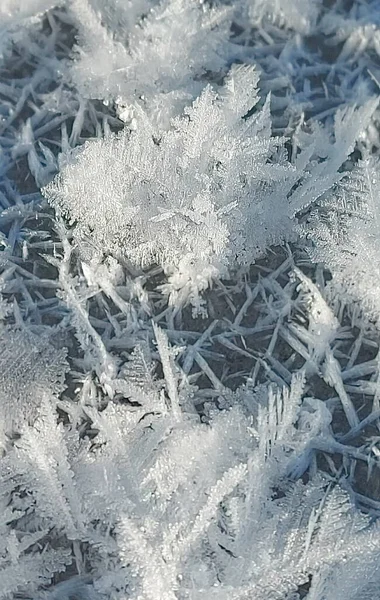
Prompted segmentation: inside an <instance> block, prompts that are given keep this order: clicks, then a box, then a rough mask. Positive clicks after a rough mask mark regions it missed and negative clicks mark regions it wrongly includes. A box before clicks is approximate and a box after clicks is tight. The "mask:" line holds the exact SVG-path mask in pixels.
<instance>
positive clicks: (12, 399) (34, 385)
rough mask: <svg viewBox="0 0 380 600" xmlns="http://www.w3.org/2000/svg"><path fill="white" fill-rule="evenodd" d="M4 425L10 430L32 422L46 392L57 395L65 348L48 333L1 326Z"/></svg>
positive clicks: (0, 407)
mask: <svg viewBox="0 0 380 600" xmlns="http://www.w3.org/2000/svg"><path fill="white" fill-rule="evenodd" d="M0 344H1V354H0V414H1V421H2V423H1V427H2V429H3V430H4V431H5V432H8V433H11V432H12V431H13V430H19V429H20V428H21V427H22V426H23V425H25V424H26V423H28V422H32V421H33V420H34V419H35V418H36V415H37V413H38V408H39V406H40V403H41V400H42V395H43V394H44V393H48V392H50V393H52V394H56V395H57V396H58V394H59V393H60V392H61V391H62V389H63V383H64V378H65V374H66V371H67V363H66V351H65V350H61V349H56V348H54V346H53V345H52V344H51V342H50V341H49V339H48V337H47V336H46V334H45V335H33V334H32V333H30V332H29V331H27V330H25V331H19V330H17V329H16V328H14V327H10V326H7V327H1V328H0Z"/></svg>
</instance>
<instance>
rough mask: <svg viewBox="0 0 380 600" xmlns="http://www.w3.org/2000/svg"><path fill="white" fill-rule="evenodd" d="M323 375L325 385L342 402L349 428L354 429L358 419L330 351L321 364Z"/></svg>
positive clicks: (339, 370) (338, 367)
mask: <svg viewBox="0 0 380 600" xmlns="http://www.w3.org/2000/svg"><path fill="white" fill-rule="evenodd" d="M323 373H324V379H325V381H326V383H328V384H329V385H331V386H332V387H333V388H334V389H335V390H336V392H337V394H338V396H339V398H340V400H341V402H342V406H343V410H344V412H345V414H346V417H347V421H348V423H349V425H350V427H356V426H357V425H359V418H358V415H357V414H356V410H355V407H354V405H353V403H352V400H351V398H350V397H349V395H348V394H347V392H346V390H345V387H344V383H343V380H342V374H341V369H340V365H339V363H338V361H337V360H336V358H335V357H334V355H333V353H332V352H331V350H330V349H328V350H327V351H326V359H325V362H324V364H323Z"/></svg>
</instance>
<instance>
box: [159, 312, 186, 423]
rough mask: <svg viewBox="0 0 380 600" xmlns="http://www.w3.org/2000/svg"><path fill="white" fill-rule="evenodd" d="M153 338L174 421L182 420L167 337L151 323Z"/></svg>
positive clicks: (176, 381)
mask: <svg viewBox="0 0 380 600" xmlns="http://www.w3.org/2000/svg"><path fill="white" fill-rule="evenodd" d="M152 327H153V331H154V336H155V338H156V342H157V349H158V352H159V355H160V359H161V363H162V368H163V371H164V377H165V382H166V388H167V392H168V396H169V400H170V409H171V411H172V413H173V417H174V419H175V420H176V421H180V420H181V419H182V410H181V406H180V402H179V395H178V380H177V377H176V375H175V365H174V360H173V351H172V350H171V349H170V347H169V342H168V337H167V335H166V333H165V332H164V331H163V330H162V329H161V328H160V327H158V325H156V323H154V322H152Z"/></svg>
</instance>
